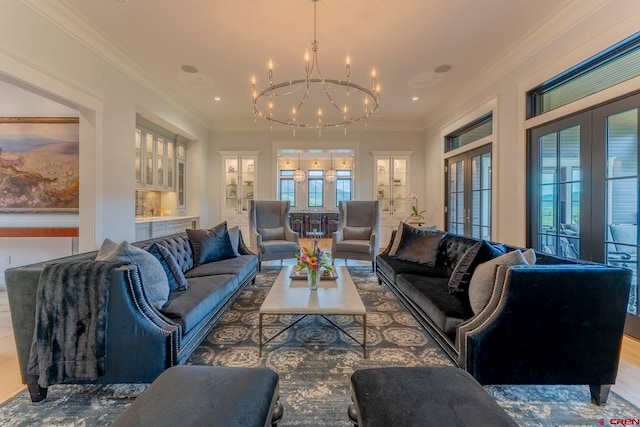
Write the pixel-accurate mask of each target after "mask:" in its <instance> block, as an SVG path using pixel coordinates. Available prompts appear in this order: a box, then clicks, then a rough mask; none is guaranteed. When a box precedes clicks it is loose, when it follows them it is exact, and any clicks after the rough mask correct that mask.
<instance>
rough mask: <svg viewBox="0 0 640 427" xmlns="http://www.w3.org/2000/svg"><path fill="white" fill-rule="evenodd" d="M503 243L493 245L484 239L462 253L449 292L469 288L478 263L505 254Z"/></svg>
mask: <svg viewBox="0 0 640 427" xmlns="http://www.w3.org/2000/svg"><path fill="white" fill-rule="evenodd" d="M504 253H505V251H504V247H503V246H502V245H492V244H491V243H490V242H488V241H486V240H483V241H482V242H478V243H476V244H475V245H473V246H471V247H470V248H469V249H467V251H466V252H465V253H464V255H462V257H461V258H460V260H459V261H458V263H457V264H456V266H455V267H454V269H453V273H451V277H450V278H449V293H454V292H464V291H466V290H467V289H468V288H469V281H470V280H471V276H473V272H474V271H475V270H476V268H477V267H478V265H480V264H482V263H483V262H487V261H489V260H491V259H494V258H497V257H499V256H500V255H504Z"/></svg>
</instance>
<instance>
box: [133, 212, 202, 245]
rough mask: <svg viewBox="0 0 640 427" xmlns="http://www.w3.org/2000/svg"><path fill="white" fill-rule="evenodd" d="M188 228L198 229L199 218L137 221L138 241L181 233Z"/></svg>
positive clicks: (143, 219)
mask: <svg viewBox="0 0 640 427" xmlns="http://www.w3.org/2000/svg"><path fill="white" fill-rule="evenodd" d="M187 228H198V218H197V217H183V218H176V217H173V218H166V219H164V218H148V219H145V218H142V219H138V220H136V241H139V240H146V239H151V238H154V237H161V236H167V235H169V234H175V233H181V232H183V231H184V230H186V229H187Z"/></svg>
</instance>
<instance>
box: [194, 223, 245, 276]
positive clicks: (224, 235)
mask: <svg viewBox="0 0 640 427" xmlns="http://www.w3.org/2000/svg"><path fill="white" fill-rule="evenodd" d="M187 236H189V244H190V245H191V250H192V251H193V263H194V264H195V265H202V264H206V263H208V262H213V261H221V260H223V259H229V258H235V256H236V255H235V253H234V252H233V246H232V245H231V239H230V238H229V232H228V231H227V222H226V221H225V222H223V223H221V224H218V225H216V226H215V227H213V228H210V229H208V230H194V229H187Z"/></svg>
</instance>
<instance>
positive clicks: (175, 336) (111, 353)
mask: <svg viewBox="0 0 640 427" xmlns="http://www.w3.org/2000/svg"><path fill="white" fill-rule="evenodd" d="M108 328H109V329H108V331H107V355H108V356H107V357H108V359H107V373H106V375H105V376H106V377H107V378H106V380H107V381H106V382H109V383H112V382H147V381H153V380H154V379H155V378H156V377H157V376H158V375H160V373H162V371H164V370H165V369H166V368H168V367H170V366H173V365H176V364H178V354H179V352H180V337H181V335H182V331H181V327H180V325H178V324H176V323H174V322H173V321H171V320H170V319H168V318H166V317H165V316H164V315H162V314H161V313H160V312H158V310H156V308H155V307H153V306H152V305H151V304H150V303H149V302H148V300H147V297H146V295H145V293H144V289H143V288H142V283H141V281H140V275H139V272H138V268H137V267H136V266H134V265H128V266H123V267H120V268H117V269H116V270H114V272H113V276H112V280H111V290H110V296H109V324H108Z"/></svg>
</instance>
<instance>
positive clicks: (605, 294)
mask: <svg viewBox="0 0 640 427" xmlns="http://www.w3.org/2000/svg"><path fill="white" fill-rule="evenodd" d="M396 234H399V233H395V232H394V234H393V236H392V239H391V243H390V244H389V246H388V247H387V248H386V249H385V250H384V251H383V252H382V253H381V254H380V255H379V256H378V259H377V276H378V279H379V281H380V282H381V283H384V284H385V285H387V286H389V288H390V289H391V290H392V291H393V292H394V293H395V294H396V295H397V296H398V298H399V299H400V301H402V303H403V304H404V305H405V306H406V307H407V308H408V309H409V310H410V311H411V312H412V314H413V315H414V316H415V318H416V319H417V320H418V321H419V322H420V324H421V325H422V326H424V327H425V329H426V330H427V331H428V332H429V334H430V335H431V336H433V338H434V339H435V340H436V341H437V342H438V343H439V345H440V346H441V347H442V348H443V349H444V350H445V351H446V353H447V354H448V355H449V356H450V358H451V359H452V360H453V361H454V363H455V364H457V365H458V366H459V367H460V368H462V369H465V370H466V371H468V372H469V373H471V374H472V375H473V376H474V377H475V378H476V379H477V380H478V381H479V382H480V383H481V384H588V385H589V386H590V389H591V396H592V399H593V401H594V402H595V403H597V404H603V403H605V401H606V398H607V395H608V392H609V388H610V385H611V384H613V383H615V379H616V375H617V370H618V360H619V352H620V345H621V342H622V336H623V330H624V322H625V316H626V307H627V300H628V296H629V288H630V283H631V279H632V272H631V271H630V270H628V269H624V268H617V267H612V266H607V265H602V264H595V263H591V262H587V261H578V260H569V259H564V258H560V257H556V256H553V255H548V254H543V253H535V258H536V262H535V265H527V266H510V267H506V266H499V267H498V274H497V279H496V280H495V282H494V284H493V288H492V290H491V296H490V299H489V301H488V303H487V304H486V305H485V306H484V308H483V309H482V310H480V311H479V312H477V313H474V311H473V310H472V309H471V307H470V304H469V295H468V293H465V292H455V293H451V292H450V291H449V289H448V285H449V278H450V276H451V275H452V272H453V270H454V268H455V266H456V265H457V263H458V262H459V260H460V259H461V257H462V256H463V255H464V254H465V252H466V251H467V250H469V249H470V248H471V247H472V246H473V245H475V244H477V243H478V242H480V241H479V240H476V239H471V238H467V237H463V236H458V235H454V234H444V235H443V237H442V238H441V240H440V242H439V246H438V248H437V257H436V260H435V263H433V264H431V265H426V264H421V263H419V262H414V261H407V260H403V259H399V258H398V257H395V256H391V255H390V251H391V248H392V245H393V241H394V239H395V238H396ZM503 246H504V248H505V249H506V250H507V251H512V250H516V249H519V248H515V247H510V246H507V245H503ZM419 251H420V249H419V248H418V251H417V252H419Z"/></svg>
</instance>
